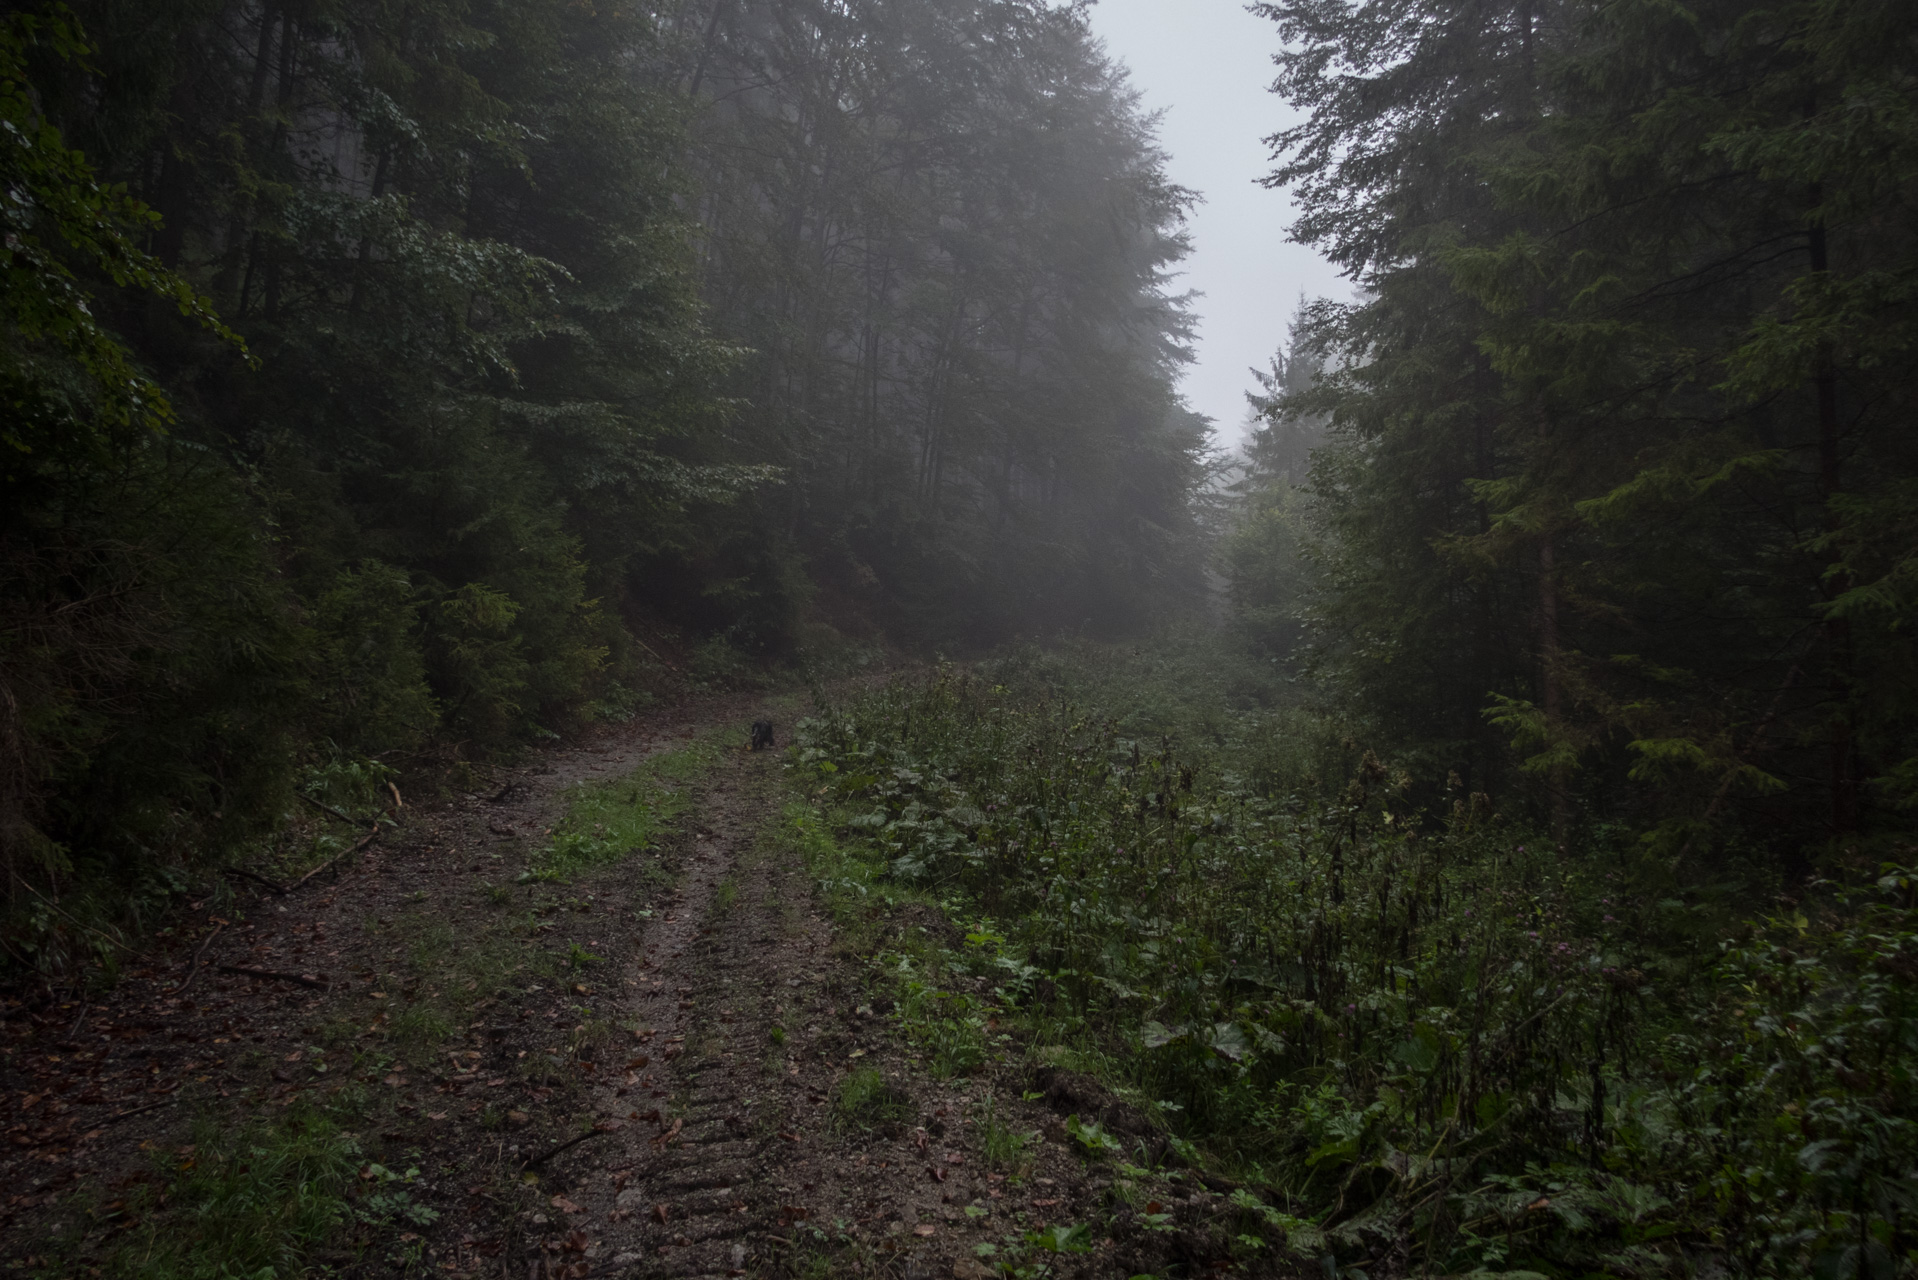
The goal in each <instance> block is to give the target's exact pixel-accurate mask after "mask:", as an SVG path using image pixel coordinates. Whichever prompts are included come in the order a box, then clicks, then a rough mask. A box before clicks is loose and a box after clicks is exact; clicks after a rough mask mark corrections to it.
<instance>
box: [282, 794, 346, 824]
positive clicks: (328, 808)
mask: <svg viewBox="0 0 1918 1280" xmlns="http://www.w3.org/2000/svg"><path fill="white" fill-rule="evenodd" d="M293 794H294V795H296V796H298V797H299V798H300V799H302V800H304V801H306V802H307V803H308V804H310V805H312V806H313V807H314V808H315V809H318V810H319V811H320V812H321V813H330V814H332V815H333V816H334V817H336V818H338V819H339V820H340V821H341V822H344V823H345V824H346V825H347V826H349V827H357V826H359V825H360V824H359V823H357V822H355V821H353V819H351V818H349V817H347V816H346V815H345V814H343V813H341V812H340V811H339V810H338V809H335V808H334V807H333V806H332V805H330V804H328V803H326V802H325V801H324V800H315V799H314V798H313V797H312V796H310V795H307V794H306V793H305V792H304V791H295V792H294V793H293Z"/></svg>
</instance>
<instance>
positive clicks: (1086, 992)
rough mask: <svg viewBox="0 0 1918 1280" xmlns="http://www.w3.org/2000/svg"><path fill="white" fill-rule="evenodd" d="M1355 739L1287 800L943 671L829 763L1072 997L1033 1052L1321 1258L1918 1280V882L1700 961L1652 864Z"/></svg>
mask: <svg viewBox="0 0 1918 1280" xmlns="http://www.w3.org/2000/svg"><path fill="white" fill-rule="evenodd" d="M1355 754H1356V756H1357V764H1356V767H1355V768H1354V769H1353V770H1352V773H1351V775H1350V776H1349V777H1348V778H1346V779H1343V780H1338V781H1333V782H1327V781H1324V780H1318V781H1316V782H1315V781H1314V780H1310V779H1306V780H1302V781H1301V783H1300V784H1299V785H1298V786H1296V787H1293V788H1291V789H1288V790H1262V791H1255V790H1254V789H1253V788H1251V787H1250V786H1249V785H1248V784H1247V783H1246V782H1245V781H1243V780H1242V779H1239V778H1235V777H1234V776H1233V775H1232V774H1231V773H1230V772H1228V771H1227V770H1225V769H1224V768H1222V767H1221V764H1220V760H1219V759H1217V758H1215V757H1214V756H1212V755H1210V754H1207V753H1204V752H1198V751H1189V750H1188V751H1181V750H1180V749H1179V748H1177V747H1176V746H1175V745H1174V744H1172V743H1170V742H1167V741H1163V740H1161V741H1159V742H1155V743H1144V742H1138V741H1132V740H1128V739H1126V738H1124V737H1122V736H1120V734H1119V733H1118V732H1117V730H1116V729H1115V727H1114V726H1113V724H1112V723H1111V722H1110V721H1109V720H1107V719H1105V718H1103V717H1102V716H1101V715H1099V714H1096V713H1094V712H1092V711H1089V710H1087V709H1085V708H1080V707H1075V706H1073V705H1071V704H1070V703H1068V702H1066V701H1064V700H1062V699H1059V698H1056V697H1035V696H1034V694H1033V691H1031V690H1011V689H1007V688H1004V687H1001V686H997V685H994V684H992V683H990V682H989V681H986V680H981V679H978V678H975V677H971V676H968V675H966V674H963V673H961V672H958V671H956V670H953V669H951V668H942V669H941V670H939V671H938V672H937V673H935V674H934V675H933V676H932V677H931V678H929V679H927V680H925V681H924V682H922V683H906V682H901V683H897V684H894V685H892V686H890V687H888V688H886V689H883V690H879V691H877V692H874V693H871V694H869V695H867V696H865V697H863V698H861V699H859V700H857V701H855V702H853V703H851V704H850V705H848V706H846V707H844V708H840V709H826V710H824V711H822V713H821V714H820V715H819V716H818V717H817V718H815V719H814V720H812V721H810V722H808V723H807V724H805V725H804V726H803V727H802V730H801V751H800V762H801V764H802V766H804V767H807V768H809V769H811V770H813V771H815V773H816V774H817V776H818V778H819V779H820V785H824V786H825V787H826V788H827V794H828V795H833V796H835V797H836V800H837V802H838V803H839V805H840V806H841V808H840V812H841V813H842V814H843V815H844V823H843V831H844V832H845V833H846V834H847V835H849V836H853V837H857V838H859V839H861V840H863V841H864V842H865V843H866V844H867V846H868V847H869V848H870V849H871V851H872V853H873V855H874V856H875V857H876V858H883V859H884V860H885V863H886V866H887V873H888V874H889V875H890V876H891V877H892V878H894V879H897V880H901V881H906V882H909V883H913V884H918V885H922V886H925V887H933V888H937V889H938V890H939V892H940V894H941V895H942V897H944V898H945V899H946V900H948V901H952V900H956V899H957V900H964V901H966V902H967V903H968V904H969V909H971V910H975V911H977V912H978V913H980V915H982V916H984V917H986V918H989V919H991V920H992V921H994V922H995V926H994V928H995V930H996V932H994V933H993V934H992V935H991V939H990V940H991V942H992V947H991V948H990V949H991V950H993V951H995V953H996V956H995V959H996V961H998V962H1002V967H1004V966H1022V967H1030V968H1031V969H1032V970H1034V971H1035V972H1036V973H1037V974H1039V975H1043V977H1042V979H1040V980H1028V981H1027V982H1026V983H1025V984H1023V985H1022V986H1021V987H1020V989H1019V990H1018V991H1016V992H1007V991H1006V990H1005V989H1003V988H1002V989H1001V992H1000V997H1001V999H1003V1000H1006V1001H1007V1002H1008V1003H1023V1004H1024V1006H1025V1013H1026V1014H1027V1016H1028V1018H1029V1022H1030V1026H1031V1030H1032V1032H1033V1034H1035V1035H1036V1036H1038V1037H1040V1038H1041V1039H1046V1038H1050V1039H1052V1040H1053V1041H1054V1042H1056V1043H1060V1044H1069V1045H1071V1046H1073V1047H1074V1049H1075V1051H1077V1052H1078V1053H1079V1054H1080V1055H1081V1057H1082V1058H1083V1059H1084V1060H1085V1061H1086V1062H1087V1064H1088V1065H1094V1066H1097V1067H1099V1068H1101V1069H1103V1070H1105V1071H1107V1072H1108V1074H1109V1075H1111V1076H1113V1077H1114V1078H1115V1082H1116V1083H1121V1084H1123V1085H1126V1086H1129V1087H1130V1088H1132V1089H1135V1090H1136V1091H1137V1092H1138V1093H1139V1095H1141V1096H1142V1097H1143V1098H1144V1099H1145V1100H1147V1101H1148V1102H1157V1103H1158V1106H1157V1107H1156V1110H1157V1112H1158V1114H1159V1115H1161V1116H1162V1117H1164V1118H1165V1119H1166V1121H1167V1123H1168V1124H1170V1125H1171V1126H1172V1127H1173V1128H1174V1129H1175V1131H1176V1133H1177V1134H1178V1135H1179V1136H1181V1137H1183V1138H1186V1139H1189V1140H1194V1141H1198V1142H1200V1143H1201V1144H1202V1145H1203V1146H1204V1147H1205V1149H1206V1150H1207V1151H1208V1152H1209V1153H1210V1155H1211V1157H1212V1158H1214V1159H1217V1160H1220V1161H1222V1162H1224V1163H1226V1164H1228V1165H1229V1166H1231V1167H1233V1169H1234V1170H1235V1172H1237V1173H1238V1174H1240V1175H1241V1176H1243V1177H1246V1178H1248V1179H1249V1180H1252V1181H1255V1182H1257V1183H1260V1184H1262V1185H1264V1186H1266V1187H1267V1188H1269V1190H1270V1192H1271V1193H1272V1194H1273V1195H1274V1198H1275V1199H1276V1200H1277V1201H1278V1202H1279V1203H1280V1204H1282V1205H1283V1206H1284V1207H1285V1208H1286V1210H1287V1212H1286V1213H1285V1214H1280V1215H1278V1216H1279V1219H1283V1220H1284V1221H1286V1222H1291V1223H1293V1224H1295V1225H1294V1229H1291V1230H1282V1229H1280V1228H1273V1229H1272V1230H1274V1231H1275V1232H1279V1233H1281V1234H1284V1235H1285V1236H1286V1237H1287V1238H1288V1240H1289V1241H1290V1242H1291V1243H1292V1244H1293V1245H1294V1246H1295V1247H1297V1248H1301V1249H1309V1250H1310V1251H1312V1252H1314V1253H1315V1254H1316V1253H1321V1252H1329V1253H1332V1254H1334V1255H1336V1254H1338V1253H1340V1252H1345V1253H1348V1254H1360V1253H1378V1252H1381V1251H1386V1250H1404V1249H1410V1250H1414V1251H1416V1252H1418V1253H1420V1254H1421V1255H1423V1256H1424V1257H1425V1258H1426V1259H1427V1260H1428V1261H1429V1262H1430V1263H1431V1264H1432V1265H1443V1266H1445V1267H1447V1268H1455V1269H1467V1270H1469V1269H1471V1268H1473V1267H1497V1266H1518V1265H1520V1264H1525V1265H1534V1266H1537V1265H1550V1266H1553V1267H1565V1266H1580V1267H1589V1266H1593V1265H1607V1266H1614V1267H1619V1268H1623V1269H1625V1270H1626V1271H1628V1272H1633V1273H1643V1274H1661V1273H1665V1272H1668V1271H1671V1272H1673V1273H1676V1271H1675V1269H1682V1268H1683V1267H1684V1266H1687V1265H1690V1264H1688V1263H1685V1262H1684V1261H1683V1260H1684V1259H1685V1258H1687V1257H1691V1256H1693V1255H1694V1254H1696V1253H1697V1251H1699V1250H1701V1249H1702V1250H1708V1251H1710V1252H1711V1253H1712V1254H1714V1255H1715V1256H1719V1257H1722V1258H1723V1259H1724V1260H1725V1261H1726V1262H1727V1263H1734V1264H1735V1265H1736V1266H1737V1267H1738V1268H1739V1270H1741V1271H1743V1272H1746V1273H1749V1274H1778V1275H1785V1274H1803V1273H1804V1272H1805V1270H1806V1269H1808V1268H1810V1269H1815V1270H1819V1271H1822V1272H1824V1273H1827V1274H1831V1275H1834V1276H1837V1275H1845V1276H1849V1275H1853V1274H1858V1275H1876V1274H1885V1275H1890V1274H1894V1273H1895V1272H1896V1270H1897V1268H1898V1267H1901V1266H1908V1265H1910V1264H1909V1263H1908V1262H1907V1261H1906V1258H1907V1256H1908V1254H1909V1251H1910V1250H1911V1249H1912V1248H1913V1245H1914V1244H1918V1237H1914V1236H1913V1233H1912V1232H1911V1229H1910V1227H1909V1226H1908V1225H1907V1224H1908V1222H1909V1220H1910V1216H1911V1215H1910V1209H1909V1207H1908V1206H1907V1205H1906V1203H1905V1201H1906V1199H1907V1198H1908V1197H1909V1196H1910V1195H1911V1194H1912V1193H1911V1192H1910V1191H1909V1190H1908V1188H1909V1187H1910V1186H1911V1185H1912V1183H1911V1182H1910V1175H1911V1173H1912V1171H1913V1166H1912V1160H1911V1156H1912V1154H1913V1153H1914V1152H1915V1151H1918V1144H1915V1143H1914V1142H1913V1139H1912V1134H1911V1131H1910V1128H1909V1123H1908V1122H1907V1121H1906V1120H1905V1119H1904V1117H1905V1116H1906V1115H1907V1114H1909V1107H1908V1106H1907V1105H1906V1104H1907V1103H1908V1102H1909V1101H1910V1098H1909V1088H1910V1079H1909V1067H1910V1064H1911V1062H1912V1061H1913V1060H1914V1057H1915V1056H1918V1055H1915V1054H1914V1050H1915V1049H1918V1044H1915V1043H1914V1040H1913V1037H1914V1036H1915V1035H1918V1022H1915V1021H1914V1019H1913V1017H1912V1001H1913V999H1914V997H1912V996H1910V995H1908V994H1907V991H1908V990H1909V988H1910V986H1911V983H1910V981H1909V979H1910V977H1912V976H1918V967H1911V968H1910V971H1909V972H1907V967H1908V966H1918V952H1913V951H1912V950H1911V949H1910V948H1911V945H1912V944H1911V943H1910V938H1911V935H1912V925H1913V920H1912V918H1911V907H1910V902H1909V888H1908V882H1907V881H1906V880H1905V878H1904V877H1903V873H1891V874H1888V876H1887V878H1886V880H1885V881H1884V882H1883V884H1881V885H1880V886H1876V887H1874V888H1873V889H1871V890H1869V891H1868V892H1866V893H1864V894H1863V896H1852V897H1844V896H1837V895H1830V894H1828V895H1826V897H1825V898H1824V899H1823V901H1824V902H1825V904H1826V905H1825V907H1824V908H1823V909H1822V911H1821V912H1820V916H1819V919H1820V923H1817V924H1814V923H1813V921H1812V920H1811V919H1810V918H1809V917H1808V916H1806V915H1798V916H1795V917H1794V918H1793V919H1792V920H1789V921H1784V922H1777V921H1761V922H1757V923H1752V924H1746V925H1742V926H1740V929H1741V930H1742V933H1741V934H1740V935H1739V936H1742V937H1743V939H1744V941H1743V942H1742V943H1741V944H1739V945H1737V946H1732V945H1730V944H1726V945H1725V946H1723V947H1717V946H1712V945H1709V944H1701V942H1700V913H1699V911H1698V910H1696V909H1694V907H1693V906H1692V905H1691V904H1688V903H1687V902H1686V901H1684V900H1683V899H1682V898H1678V897H1670V896H1666V897H1660V896H1656V895H1648V894H1646V893H1645V892H1643V891H1642V890H1643V888H1644V885H1643V883H1642V882H1641V879H1640V878H1639V877H1638V876H1637V873H1636V872H1635V870H1634V865H1633V863H1632V861H1631V860H1630V859H1629V858H1625V857H1619V856H1599V854H1598V853H1597V852H1596V851H1594V852H1591V853H1587V854H1576V853H1575V854H1570V855H1566V854H1560V853H1558V852H1556V851H1554V850H1550V849H1548V848H1546V847H1545V846H1544V844H1543V843H1542V842H1539V841H1535V840H1528V839H1527V838H1526V836H1525V835H1524V834H1523V833H1522V832H1520V831H1518V830H1515V829H1514V828H1512V827H1511V826H1508V825H1507V824H1506V823H1504V822H1502V821H1500V820H1499V819H1498V818H1497V816H1496V815H1495V814H1494V813H1493V812H1492V810H1491V806H1490V804H1489V802H1487V801H1486V800H1485V799H1484V798H1483V797H1471V796H1462V795H1461V796H1458V797H1456V803H1455V804H1454V805H1453V806H1452V809H1451V811H1450V812H1449V813H1445V814H1442V815H1438V816H1437V817H1436V818H1435V817H1434V816H1433V815H1430V814H1424V813H1420V812H1417V811H1415V810H1414V809H1413V807H1412V806H1411V804H1410V801H1409V796H1410V784H1409V779H1406V778H1405V777H1404V776H1403V775H1401V774H1397V773H1395V772H1394V771H1393V770H1392V769H1390V768H1388V767H1387V766H1386V765H1384V764H1383V763H1381V762H1380V761H1379V760H1377V759H1376V758H1375V757H1374V756H1372V755H1371V754H1369V753H1364V752H1358V753H1355ZM1901 894H1903V895H1905V896H1904V897H1901V896H1900V895H1901ZM981 936H982V937H984V936H986V935H984V934H982V935H981ZM987 963H992V961H988V962H987ZM1022 995H1025V996H1026V998H1025V999H1023V1001H1022V1000H1021V996H1022ZM1289 1215H1297V1216H1296V1217H1294V1216H1289ZM1275 1220H1277V1219H1275ZM1267 1226H1268V1227H1269V1226H1270V1224H1269V1223H1268V1224H1267ZM1860 1268H1862V1270H1860ZM1885 1268H1891V1270H1885Z"/></svg>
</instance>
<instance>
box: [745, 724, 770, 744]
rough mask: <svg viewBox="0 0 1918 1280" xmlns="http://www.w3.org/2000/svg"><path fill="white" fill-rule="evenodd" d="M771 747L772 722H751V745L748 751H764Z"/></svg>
mask: <svg viewBox="0 0 1918 1280" xmlns="http://www.w3.org/2000/svg"><path fill="white" fill-rule="evenodd" d="M772 745H773V722H772V721H770V720H755V721H753V744H752V746H751V747H750V748H749V750H753V751H765V750H768V749H770V748H771V747H772Z"/></svg>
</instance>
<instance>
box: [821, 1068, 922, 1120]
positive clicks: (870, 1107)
mask: <svg viewBox="0 0 1918 1280" xmlns="http://www.w3.org/2000/svg"><path fill="white" fill-rule="evenodd" d="M833 1109H834V1111H835V1112H836V1114H837V1115H838V1117H839V1121H840V1123H841V1124H843V1125H846V1126H847V1127H849V1128H852V1129H856V1130H860V1131H862V1132H865V1131H870V1130H873V1129H897V1128H899V1127H900V1126H902V1125H904V1124H905V1123H906V1122H907V1121H908V1120H910V1119H911V1118H912V1098H911V1097H910V1095H908V1094H905V1093H903V1092H901V1091H900V1090H898V1089H895V1088H894V1087H893V1086H891V1085H889V1084H887V1083H886V1078H885V1077H884V1076H882V1075H880V1074H879V1072H878V1071H876V1070H874V1069H873V1068H871V1067H863V1068H861V1069H859V1070H857V1071H854V1072H852V1073H850V1074H849V1075H847V1077H846V1078H845V1079H844V1080H842V1081H840V1083H839V1092H838V1094H837V1096H836V1097H835V1098H834V1099H833Z"/></svg>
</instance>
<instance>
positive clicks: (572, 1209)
mask: <svg viewBox="0 0 1918 1280" xmlns="http://www.w3.org/2000/svg"><path fill="white" fill-rule="evenodd" d="M553 1207H554V1208H555V1209H558V1210H559V1211H560V1212H561V1213H578V1212H579V1206H578V1205H576V1204H574V1203H573V1202H572V1201H571V1200H568V1199H567V1198H566V1197H565V1196H554V1197H553Z"/></svg>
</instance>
